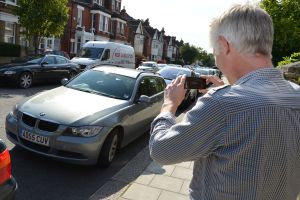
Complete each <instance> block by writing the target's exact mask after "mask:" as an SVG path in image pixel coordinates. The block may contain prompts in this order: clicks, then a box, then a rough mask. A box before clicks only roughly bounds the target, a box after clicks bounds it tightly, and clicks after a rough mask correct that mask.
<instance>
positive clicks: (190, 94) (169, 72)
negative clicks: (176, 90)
mask: <svg viewBox="0 0 300 200" xmlns="http://www.w3.org/2000/svg"><path fill="white" fill-rule="evenodd" d="M157 73H158V74H159V75H161V76H162V77H163V78H164V79H165V82H166V84H169V83H171V82H172V80H173V79H176V77H177V76H180V75H186V76H187V77H196V74H195V72H194V71H192V70H191V69H189V68H183V67H176V66H170V65H167V66H165V67H163V68H162V69H160V70H159V71H158V72H157ZM197 97H198V90H197V89H190V90H187V91H186V94H185V98H184V99H183V101H182V103H181V104H180V107H182V108H187V107H188V106H189V105H190V104H191V103H193V102H194V101H195V100H196V99H197Z"/></svg>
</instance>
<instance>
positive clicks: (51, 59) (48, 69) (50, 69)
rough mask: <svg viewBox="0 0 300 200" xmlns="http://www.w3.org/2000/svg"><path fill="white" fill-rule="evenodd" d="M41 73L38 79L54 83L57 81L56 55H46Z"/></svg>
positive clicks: (37, 76)
mask: <svg viewBox="0 0 300 200" xmlns="http://www.w3.org/2000/svg"><path fill="white" fill-rule="evenodd" d="M40 65H41V66H40V69H41V70H40V72H39V73H38V74H37V75H36V78H37V79H38V80H40V81H53V80H55V79H56V69H57V63H56V59H55V55H46V56H45V58H44V59H43V60H42V62H41V64H40Z"/></svg>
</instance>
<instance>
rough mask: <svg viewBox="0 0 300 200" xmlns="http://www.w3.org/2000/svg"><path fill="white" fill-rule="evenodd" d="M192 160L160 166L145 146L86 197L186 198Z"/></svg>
mask: <svg viewBox="0 0 300 200" xmlns="http://www.w3.org/2000/svg"><path fill="white" fill-rule="evenodd" d="M192 169H193V162H184V163H180V164H175V165H165V166H161V165H159V164H157V163H156V162H154V161H152V160H151V158H150V156H149V148H148V147H145V148H144V149H143V150H142V151H141V152H140V153H139V154H138V155H137V156H135V158H133V159H132V160H131V161H130V162H129V163H128V164H127V165H126V166H125V167H124V168H122V169H121V170H120V171H119V172H118V173H117V174H116V175H115V176H113V177H112V179H111V180H110V181H108V182H107V183H106V184H105V185H103V186H102V187H101V188H100V189H98V191H96V192H95V193H94V194H93V195H92V196H91V197H90V198H89V199H90V200H100V199H113V200H184V199H186V200H188V199H189V198H188V188H189V183H190V180H191V178H192Z"/></svg>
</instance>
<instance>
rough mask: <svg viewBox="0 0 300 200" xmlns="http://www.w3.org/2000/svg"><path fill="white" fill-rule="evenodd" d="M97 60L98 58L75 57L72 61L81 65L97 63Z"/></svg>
mask: <svg viewBox="0 0 300 200" xmlns="http://www.w3.org/2000/svg"><path fill="white" fill-rule="evenodd" d="M97 60H98V59H92V58H79V57H74V58H72V60H71V61H72V62H74V63H77V64H80V65H92V64H96V63H97Z"/></svg>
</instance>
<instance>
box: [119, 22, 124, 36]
mask: <svg viewBox="0 0 300 200" xmlns="http://www.w3.org/2000/svg"><path fill="white" fill-rule="evenodd" d="M120 24H121V35H124V24H123V23H120Z"/></svg>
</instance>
